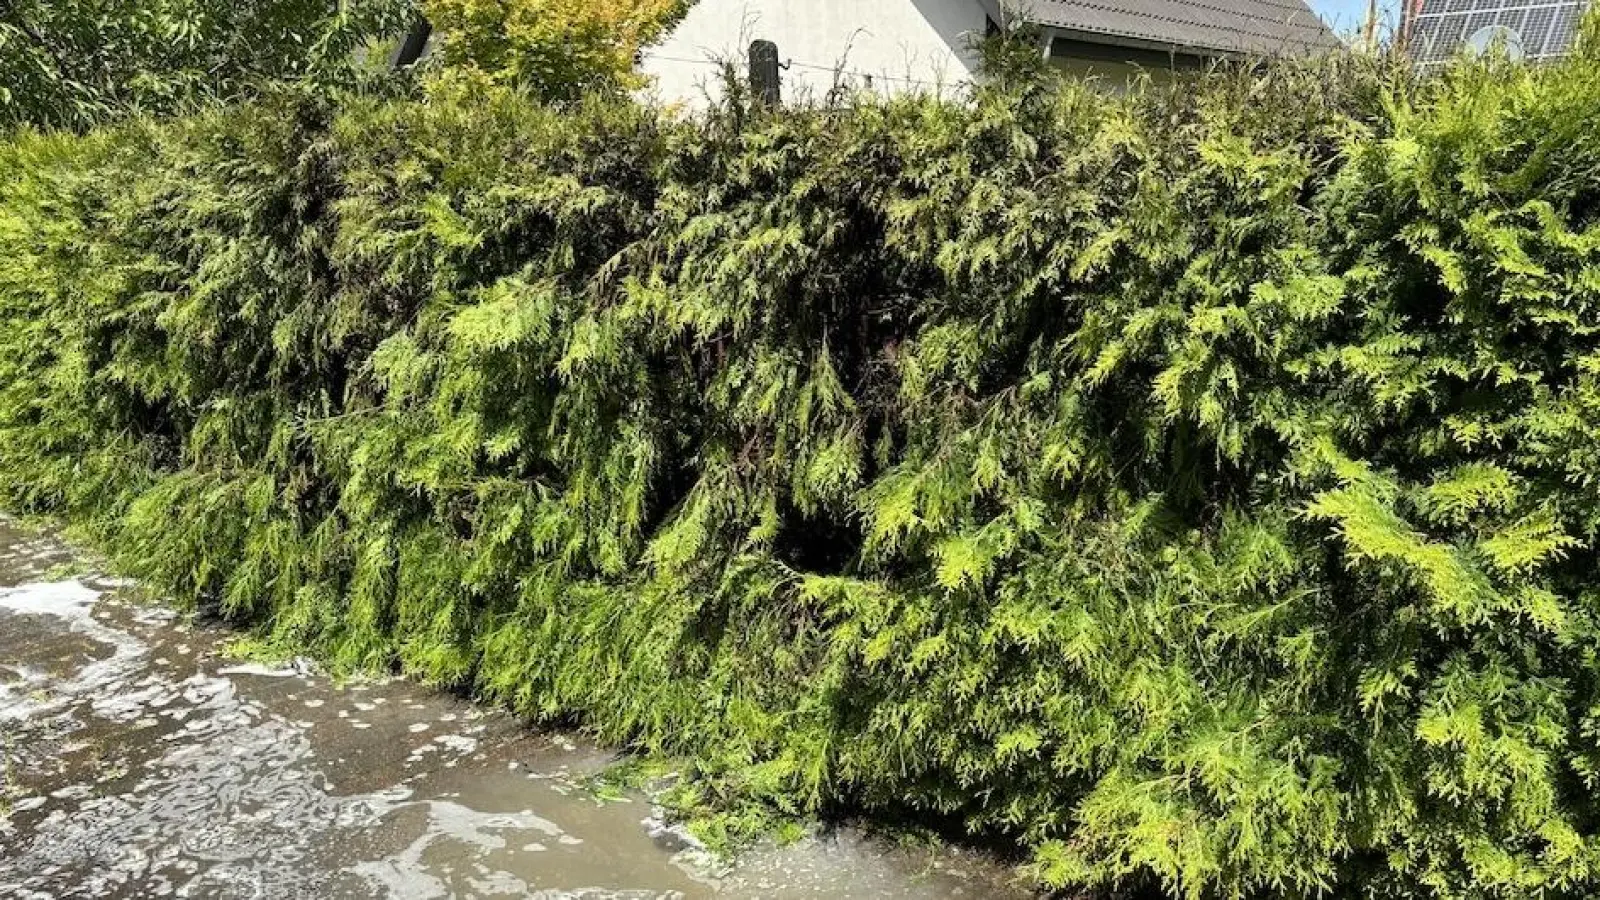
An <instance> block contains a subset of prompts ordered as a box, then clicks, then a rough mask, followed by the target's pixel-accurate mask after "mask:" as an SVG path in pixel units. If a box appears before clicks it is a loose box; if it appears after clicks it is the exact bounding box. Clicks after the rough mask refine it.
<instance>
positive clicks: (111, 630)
mask: <svg viewBox="0 0 1600 900" xmlns="http://www.w3.org/2000/svg"><path fill="white" fill-rule="evenodd" d="M81 565H82V564H81V563H80V562H79V561H77V560H75V559H74V558H73V555H72V553H71V551H69V550H68V549H67V547H66V546H65V545H64V544H62V543H61V542H60V541H58V540H56V539H54V538H51V537H49V536H45V535H41V534H38V533H34V532H32V531H28V530H24V529H22V528H19V527H17V526H15V525H14V524H12V523H10V522H9V521H8V520H6V519H4V518H0V898H7V900H9V898H24V900H45V898H51V900H54V898H77V897H84V898H88V897H93V898H134V897H139V898H143V897H206V898H212V897H215V898H270V900H276V898H302V897H303V898H318V900H322V898H435V897H535V898H549V900H554V898H575V900H633V898H639V900H643V898H684V900H688V898H700V897H737V898H743V897H749V898H757V897H759V898H801V897H830V898H851V897H903V898H934V897H985V898H988V897H1024V896H1027V894H1026V893H1025V892H1023V891H1021V890H1020V889H1018V888H1017V887H1016V886H1015V885H1014V883H1012V882H1011V881H1010V875H1009V873H1007V872H1006V871H1004V870H1003V869H1002V868H1000V867H998V866H996V865H994V864H992V863H991V862H989V861H987V860H985V859H982V858H980V857H976V856H973V855H971V854H968V853H965V852H962V851H956V850H948V849H941V850H933V849H905V848H895V847H890V846H888V845H887V844H884V843H882V842H879V841H876V840H871V839H868V838H865V837H863V836H861V835H860V834H857V833H854V832H852V831H850V830H843V831H840V832H837V833H834V834H831V835H829V836H826V837H818V838H808V839H806V840H803V841H801V842H800V843H799V844H797V845H794V846H790V847H786V848H783V849H772V848H768V849H763V850H757V851H754V852H752V853H750V854H748V855H746V856H745V857H743V858H741V859H740V860H739V861H737V862H736V863H735V864H733V865H732V866H731V868H730V867H729V866H727V865H724V864H721V863H719V862H718V861H716V860H714V859H712V858H711V857H710V856H709V855H708V854H706V853H705V852H704V851H703V850H701V849H699V848H698V847H696V846H695V845H694V844H693V843H692V841H690V840H687V839H686V838H685V837H684V836H683V835H682V834H681V832H679V831H678V830H676V829H673V828H669V827H668V826H667V825H666V824H665V823H664V822H663V821H662V820H661V818H660V815H659V811H657V810H655V809H653V808H652V806H651V805H650V803H649V802H648V800H646V799H645V798H644V797H642V796H627V797H624V798H622V799H614V798H612V799H606V800H601V799H599V798H598V797H597V796H596V795H595V794H594V793H593V792H591V791H589V790H587V789H586V788H585V787H584V780H585V778H586V777H587V776H589V775H592V774H594V773H596V772H598V771H600V770H601V769H602V768H604V767H605V766H606V765H607V764H609V763H610V762H611V761H612V759H613V758H612V757H611V756H610V755H609V754H607V753H605V752H602V751H600V750H598V749H597V748H595V747H593V746H592V745H589V744H587V743H585V742H584V741H583V740H582V739H581V738H578V737H575V736H572V735H564V734H550V733H535V732H532V731H530V730H528V729H527V728H526V727H524V726H523V724H522V723H520V722H519V721H518V720H516V719H515V718H513V717H511V716H508V715H504V714H501V713H498V712H494V711H489V710H485V709H483V708H481V707H477V706H474V705H472V704H470V703H466V702H464V701H462V700H460V699H458V698H455V697H451V696H448V695H444V694H440V693H437V692H432V691H429V690H427V689H425V688H422V687H419V686H417V685H413V684H410V683H407V682H404V681H400V680H389V681H368V682H357V683H352V684H345V685H339V684H335V683H333V682H332V681H330V680H329V679H328V678H326V677H323V676H320V675H317V674H315V673H313V672H311V671H310V670H309V669H308V668H307V667H305V666H285V667H282V668H274V667H266V666H260V665H254V664H242V663H240V662H238V661H237V660H232V659H229V658H227V656H226V655H225V654H224V653H223V652H222V647H223V645H224V644H225V642H226V640H227V639H228V638H229V637H230V635H229V634H228V633H227V632H225V631H222V630H219V629H215V628H209V627H201V626H196V625H194V624H192V623H190V622H188V621H186V620H184V619H183V618H181V617H179V616H176V615H174V614H173V613H171V612H168V611H165V610H163V609H160V608H158V607H153V606H150V605H148V603H146V602H143V601H138V600H135V599H134V598H132V597H131V596H130V594H131V593H132V592H131V591H130V590H129V589H128V586H127V585H124V584H121V583H119V582H117V581H115V580H112V579H108V578H104V577H100V576H97V575H92V574H90V575H79V576H77V577H67V576H68V574H69V573H71V572H72V571H73V567H81Z"/></svg>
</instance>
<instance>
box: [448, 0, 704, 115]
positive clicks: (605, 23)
mask: <svg viewBox="0 0 1600 900" xmlns="http://www.w3.org/2000/svg"><path fill="white" fill-rule="evenodd" d="M693 3H694V0H424V2H423V8H424V10H425V11H426V13H427V15H428V18H429V20H430V21H431V22H432V23H433V24H434V26H435V28H437V29H438V31H439V33H440V35H441V37H442V38H443V46H444V55H445V58H446V60H447V61H448V62H449V63H451V64H452V65H456V66H464V67H469V68H476V69H478V70H480V71H482V72H484V73H485V74H487V75H489V76H490V77H492V78H494V79H496V80H503V81H516V82H520V83H524V84H527V85H529V86H531V87H533V88H534V89H535V90H537V91H538V92H539V93H540V94H542V95H544V96H545V97H546V98H548V99H550V100H555V101H566V100H573V99H576V98H577V97H579V96H582V95H583V94H585V93H588V92H592V91H612V90H625V89H627V88H629V87H633V86H636V85H637V84H638V83H639V76H638V75H637V74H636V73H635V71H634V64H635V60H636V58H637V56H638V53H639V51H640V49H641V48H643V47H645V46H648V45H649V44H651V43H653V42H654V41H656V40H659V39H660V38H661V36H662V35H663V34H665V33H666V31H667V30H668V29H670V28H671V27H672V26H673V25H675V24H677V22H678V21H679V20H680V19H682V18H683V15H684V13H686V12H687V11H688V9H689V7H690V6H692V5H693Z"/></svg>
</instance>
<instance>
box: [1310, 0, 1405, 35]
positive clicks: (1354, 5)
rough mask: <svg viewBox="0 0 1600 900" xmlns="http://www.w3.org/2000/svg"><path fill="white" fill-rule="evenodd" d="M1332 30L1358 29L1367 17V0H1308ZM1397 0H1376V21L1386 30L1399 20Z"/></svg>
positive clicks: (1349, 30) (1347, 31)
mask: <svg viewBox="0 0 1600 900" xmlns="http://www.w3.org/2000/svg"><path fill="white" fill-rule="evenodd" d="M1310 3H1311V8H1312V9H1315V10H1316V11H1317V14H1318V15H1320V16H1322V18H1323V19H1325V20H1326V21H1327V23H1328V24H1329V25H1331V26H1333V30H1334V31H1337V32H1339V33H1340V34H1349V33H1351V32H1353V31H1356V30H1357V29H1359V28H1360V27H1361V26H1362V24H1363V23H1364V22H1365V21H1366V18H1367V0H1310ZM1399 8H1400V5H1399V3H1398V0H1378V16H1379V19H1378V21H1379V22H1380V23H1381V24H1382V25H1383V26H1384V27H1385V29H1386V30H1390V29H1393V28H1394V27H1395V26H1396V25H1397V24H1398V21H1399V13H1398V10H1399Z"/></svg>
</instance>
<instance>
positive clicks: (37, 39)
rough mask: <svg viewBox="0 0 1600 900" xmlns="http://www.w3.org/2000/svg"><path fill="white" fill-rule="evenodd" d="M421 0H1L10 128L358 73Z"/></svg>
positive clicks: (1, 79) (0, 80) (2, 93)
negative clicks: (368, 49) (357, 62)
mask: <svg viewBox="0 0 1600 900" xmlns="http://www.w3.org/2000/svg"><path fill="white" fill-rule="evenodd" d="M412 9H413V4H412V2H411V0H346V2H336V0H0V130H4V129H5V128H6V127H7V126H11V125H15V124H18V123H26V124H32V125H36V126H47V127H67V128H82V127H85V126H88V125H92V124H95V123H97V122H103V121H105V120H107V119H109V118H113V117H116V116H120V115H126V114H128V113H132V112H141V111H143V112H172V111H175V110H179V109H182V108H184V107H186V106H187V105H192V103H193V102H194V101H195V100H197V99H200V98H207V97H222V98H233V97H238V96H240V95H241V94H243V93H245V92H246V91H247V90H249V89H252V88H253V87H254V86H256V85H258V84H260V83H261V82H263V81H281V80H286V79H312V80H318V81H323V82H330V83H331V82H340V81H346V80H348V76H349V74H350V73H349V72H348V71H347V70H348V69H349V66H350V63H351V62H352V58H353V54H354V53H355V52H356V51H357V50H359V49H362V48H364V47H365V46H366V45H367V44H368V42H369V41H371V40H372V39H373V38H379V37H386V36H392V35H395V34H399V33H402V32H404V30H405V28H406V24H407V22H408V21H409V17H410V16H411V15H412V14H413V13H412Z"/></svg>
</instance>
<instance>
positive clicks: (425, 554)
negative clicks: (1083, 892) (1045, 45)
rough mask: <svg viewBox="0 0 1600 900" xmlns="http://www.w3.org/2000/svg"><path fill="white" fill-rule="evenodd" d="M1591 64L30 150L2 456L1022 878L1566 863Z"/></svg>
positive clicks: (1487, 888) (525, 703)
mask: <svg viewBox="0 0 1600 900" xmlns="http://www.w3.org/2000/svg"><path fill="white" fill-rule="evenodd" d="M1597 63H1600V60H1597V59H1595V58H1593V57H1589V56H1580V57H1579V58H1577V59H1575V60H1573V61H1570V62H1568V63H1564V64H1560V65H1555V66H1550V67H1546V68H1539V69H1523V68H1516V67H1511V66H1505V65H1499V64H1494V63H1485V64H1480V65H1474V66H1463V67H1461V68H1459V69H1457V70H1454V71H1451V72H1449V73H1445V74H1443V75H1440V76H1438V77H1434V78H1430V79H1428V80H1425V81H1423V82H1421V83H1417V82H1415V81H1413V80H1412V79H1410V78H1409V77H1406V76H1403V75H1401V74H1397V73H1386V72H1384V71H1381V70H1377V69H1373V68H1369V67H1363V66H1362V65H1360V64H1354V63H1343V64H1338V65H1332V64H1330V65H1329V66H1326V67H1320V68H1311V69H1297V68H1294V67H1288V66H1286V67H1281V68H1272V69H1269V70H1266V71H1261V72H1252V73H1243V74H1235V75H1219V76H1216V77H1212V78H1208V79H1205V80H1203V81H1201V82H1200V83H1199V84H1198V85H1195V86H1192V87H1187V88H1183V89H1180V90H1176V91H1162V90H1157V89H1153V88H1152V89H1149V90H1145V91H1140V92H1135V93H1133V94H1131V95H1129V96H1123V97H1112V96H1106V95H1103V94H1101V93H1098V92H1096V91H1093V90H1090V89H1086V88H1084V87H1082V86H1080V85H1075V84H1071V83H1066V82H1060V81H1056V80H1054V79H1052V78H1051V77H1050V76H1048V75H1045V74H1040V73H1037V72H1026V71H1014V69H1015V65H1014V64H1013V65H1002V66H1000V67H998V68H997V70H996V71H995V72H994V73H993V77H991V78H990V79H989V80H988V81H987V82H986V83H985V84H984V85H983V86H982V87H980V88H976V89H974V92H973V96H971V97H970V98H966V99H965V100H964V101H962V102H951V101H948V100H939V99H933V98H919V97H908V98H900V99H895V100H882V101H863V102H860V103H856V104H852V105H850V106H848V107H839V108H813V109H799V110H784V111H772V110H763V109H758V108H750V107H747V106H745V105H744V104H743V103H741V102H740V101H739V100H738V99H737V98H735V99H733V100H731V101H729V102H728V103H727V104H726V105H725V106H724V107H722V108H720V109H718V110H715V111H713V112H711V113H709V114H707V115H705V116H703V117H698V118H694V119H690V120H674V119H668V118H664V117H662V116H661V115H660V114H658V113H657V112H655V111H652V110H650V109H647V108H641V107H636V106H631V105H626V104H615V103H599V102H596V103H590V104H587V105H584V104H580V105H578V106H575V107H569V108H564V109H561V110H553V109H550V108H547V107H544V106H541V105H540V104H539V103H538V102H536V101H534V100H532V99H529V98H528V97H527V96H526V95H524V94H522V93H519V92H518V91H517V90H516V89H513V88H492V89H482V88H452V87H451V85H450V83H449V82H441V83H440V84H438V85H436V86H435V87H434V89H433V92H432V93H431V95H430V96H428V97H427V98H426V99H412V100H377V99H360V98H349V97H346V98H339V99H338V100H337V101H334V100H330V99H329V98H326V97H320V96H315V95H312V96H307V95H305V94H304V93H298V94H293V95H285V96H282V97H276V98H267V99H262V100H259V101H256V102H253V103H252V104H250V105H247V106H242V107H238V108H233V109H227V110H218V111H211V112H206V113H203V114H199V115H196V116H193V117H190V118H186V119H180V120H176V121H169V122H164V123H160V124H150V123H134V124H130V125H127V126H125V127H122V128H119V129H118V130H116V131H110V132H100V133H95V134H91V135H87V136H83V137H67V136H38V135H23V136H20V137H19V138H17V139H16V140H14V141H13V142H11V143H9V144H7V145H5V146H4V147H3V148H0V492H3V500H4V503H5V504H6V505H8V506H9V507H11V508H14V509H21V510H32V511H48V512H52V513H57V514H61V515H65V516H67V517H68V518H70V519H72V520H75V521H77V522H79V523H82V524H83V525H85V526H86V527H87V528H89V529H90V530H91V531H92V532H93V533H94V534H95V535H96V536H97V537H98V538H99V539H100V540H101V541H103V542H104V544H105V546H106V547H108V548H109V549H111V550H112V551H114V552H115V553H116V554H117V555H118V557H119V558H120V559H121V560H122V561H123V563H124V565H125V566H126V567H127V568H128V569H129V571H130V572H131V573H132V574H135V575H137V576H138V577H140V578H142V579H144V580H146V581H147V582H148V583H150V584H151V585H153V586H154V587H156V588H157V589H159V590H162V591H165V592H168V593H169V594H171V595H173V596H175V597H178V598H180V599H183V600H187V601H188V602H191V603H195V604H215V605H217V606H218V607H219V608H220V609H221V610H222V611H224V612H225V614H226V615H228V616H229V617H231V618H233V619H234V620H236V621H238V622H240V623H242V624H245V625H248V626H250V627H253V628H255V629H258V630H259V631H260V632H261V634H262V635H263V636H264V637H265V638H267V639H270V640H272V641H275V642H278V643H279V644H281V645H283V646H286V647H294V648H297V649H299V648H311V649H313V650H315V651H317V652H319V653H321V654H323V655H325V656H326V657H328V658H329V659H331V660H333V661H335V663H336V664H338V665H341V666H345V667H350V668H358V667H366V668H382V667H398V668H400V669H403V670H404V671H405V672H407V673H410V674H412V675H415V676H417V677H420V678H424V679H427V680H429V681H433V682H438V683H444V684H451V685H460V686H466V687H470V688H471V689H473V690H474V691H476V692H477V693H478V694H479V695H481V696H483V697H485V698H488V699H492V700H495V701H498V702H502V703H505V704H508V705H510V706H512V707H514V708H515V709H517V710H519V711H522V712H524V713H527V714H530V715H532V716H535V717H539V718H549V719H555V718H562V719H575V720H577V721H581V722H582V723H584V724H586V725H587V726H588V727H590V728H592V729H593V730H594V731H595V732H597V733H598V734H599V735H600V736H602V737H603V738H605V739H607V740H611V741H615V742H618V743H625V744H630V745H632V746H635V747H639V748H643V749H646V750H651V751H660V752H663V753H668V754H675V755H681V756H686V757H688V758H690V759H692V760H693V762H694V765H695V766H696V769H697V772H698V776H699V778H698V780H697V781H696V782H695V784H696V785H698V786H699V789H700V790H702V791H703V792H704V793H705V794H706V795H707V796H708V797H711V796H719V797H740V798H754V799H757V800H760V801H762V802H764V803H769V804H772V805H773V806H776V807H777V808H779V809H782V810H789V811H795V812H806V813H824V814H826V813H829V812H832V811H836V810H839V809H845V808H849V809H867V810H878V811H883V812H892V813H903V812H911V813H915V814H919V815H937V816H940V817H947V818H948V819H950V820H955V821H961V822H964V823H966V824H967V825H968V826H970V827H971V828H973V829H975V830H979V831H984V832H990V833H998V834H1004V835H1010V836H1012V837H1014V838H1015V839H1017V840H1019V841H1020V842H1021V843H1022V844H1024V845H1025V846H1026V847H1027V848H1029V850H1030V852H1031V854H1032V859H1033V865H1034V867H1035V869H1034V870H1035V871H1036V872H1037V873H1038V875H1039V877H1040V878H1041V879H1042V880H1043V881H1044V882H1046V883H1048V884H1050V885H1054V886H1060V887H1069V888H1111V887H1133V888H1137V887H1155V888H1157V889H1159V890H1160V891H1162V892H1163V893H1165V894H1167V895H1170V896H1173V897H1182V898H1204V897H1227V898H1235V897H1269V896H1270V897H1279V896H1283V897H1311V896H1361V897H1370V898H1387V897H1437V898H1521V897H1544V898H1581V897H1589V896H1594V895H1595V894H1596V893H1597V892H1600V818H1597V812H1600V811H1597V809H1596V803H1595V801H1594V797H1595V795H1596V790H1597V788H1600V661H1597V655H1600V654H1597V651H1600V620H1597V616H1600V580H1597V577H1596V575H1597V568H1596V566H1597V562H1600V555H1597V553H1596V543H1595V541H1596V530H1597V527H1600V481H1597V480H1596V473H1597V472H1600V65H1597Z"/></svg>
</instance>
